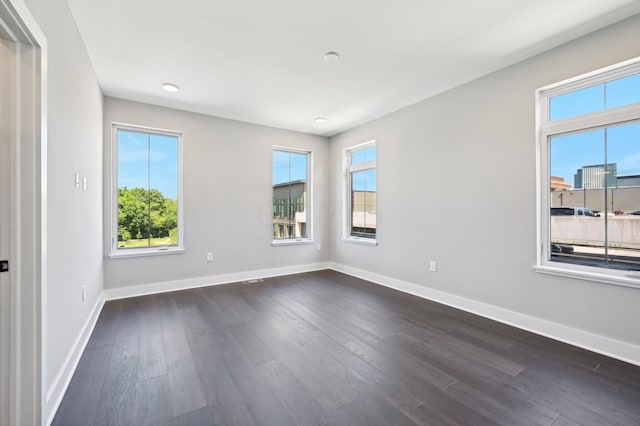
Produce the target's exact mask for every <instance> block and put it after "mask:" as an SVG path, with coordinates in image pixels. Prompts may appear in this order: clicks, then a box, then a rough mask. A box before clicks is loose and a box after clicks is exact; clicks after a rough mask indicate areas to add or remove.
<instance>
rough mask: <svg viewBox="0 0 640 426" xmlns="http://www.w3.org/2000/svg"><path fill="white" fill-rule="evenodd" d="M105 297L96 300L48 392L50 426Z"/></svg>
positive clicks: (47, 404)
mask: <svg viewBox="0 0 640 426" xmlns="http://www.w3.org/2000/svg"><path fill="white" fill-rule="evenodd" d="M104 302H105V300H104V297H103V296H102V295H100V296H99V297H98V300H96V303H95V305H94V306H93V310H92V311H91V314H90V315H89V318H87V320H86V321H85V323H84V326H83V327H82V329H81V330H80V333H79V334H78V337H77V338H76V340H75V342H74V343H73V346H72V347H71V350H70V351H69V354H68V355H67V358H66V359H65V361H64V364H63V365H62V368H61V369H60V371H58V374H57V375H56V378H55V379H54V380H53V383H52V384H51V386H50V387H49V389H48V390H47V401H46V410H47V411H46V416H45V419H47V421H46V424H47V425H50V424H51V422H52V421H53V418H54V416H55V415H56V412H57V411H58V408H59V407H60V403H61V402H62V398H63V397H64V394H65V392H66V391H67V388H68V387H69V384H70V383H71V379H72V378H73V373H75V371H76V368H77V367H78V363H80V358H81V357H82V353H83V352H84V350H85V348H86V347H87V344H88V343H89V338H90V337H91V333H93V329H94V328H95V326H96V323H97V322H98V317H99V316H100V312H101V311H102V306H103V305H104Z"/></svg>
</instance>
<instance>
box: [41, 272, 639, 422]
mask: <svg viewBox="0 0 640 426" xmlns="http://www.w3.org/2000/svg"><path fill="white" fill-rule="evenodd" d="M53 424H54V425H64V426H69V425H82V426H89V425H176V426H177V425H275V426H285V425H367V426H372V425H416V424H418V425H423V424H424V425H510V426H511V425H554V426H560V425H563V426H564V425H592V424H593V425H596V424H597V425H602V424H605V425H640V367H636V366H632V365H629V364H626V363H623V362H620V361H617V360H614V359H611V358H607V357H605V356H602V355H598V354H595V353H592V352H589V351H585V350H582V349H579V348H575V347H572V346H569V345H565V344H562V343H559V342H555V341H552V340H550V339H547V338H544V337H541V336H537V335H534V334H531V333H527V332H525V331H522V330H519V329H516V328H513V327H509V326H506V325H503V324H500V323H497V322H494V321H491V320H488V319H485V318H481V317H478V316H475V315H472V314H469V313H466V312H462V311H458V310H455V309H452V308H449V307H446V306H444V305H440V304H437V303H434V302H429V301H426V300H423V299H420V298H417V297H414V296H411V295H407V294H403V293H400V292H397V291H394V290H390V289H387V288H384V287H380V286H377V285H375V284H371V283H368V282H366V281H363V280H359V279H357V278H353V277H350V276H347V275H343V274H340V273H338V272H334V271H319V272H312V273H306V274H298V275H290V276H286V277H278V278H270V279H266V280H265V281H264V282H262V283H256V284H229V285H223V286H215V287H206V288H200V289H193V290H186V291H179V292H173V293H166V294H160V295H152V296H145V297H138V298H131V299H125V300H119V301H112V302H108V303H106V304H105V306H104V308H103V311H102V313H101V315H100V319H99V320H98V323H97V325H96V328H95V330H94V332H93V334H92V336H91V339H90V341H89V344H88V346H87V348H86V350H85V352H84V354H83V356H82V359H81V361H80V364H79V366H78V369H77V371H76V373H75V375H74V377H73V379H72V381H71V384H70V386H69V389H68V390H67V392H66V394H65V396H64V399H63V401H62V404H61V406H60V408H59V410H58V413H57V414H56V417H55V419H54V422H53Z"/></svg>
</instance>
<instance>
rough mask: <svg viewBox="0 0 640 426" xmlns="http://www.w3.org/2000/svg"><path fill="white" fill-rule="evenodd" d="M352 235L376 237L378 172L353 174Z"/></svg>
mask: <svg viewBox="0 0 640 426" xmlns="http://www.w3.org/2000/svg"><path fill="white" fill-rule="evenodd" d="M351 235H354V236H361V237H371V238H373V237H375V235H376V170H375V169H369V170H363V171H360V172H354V173H351Z"/></svg>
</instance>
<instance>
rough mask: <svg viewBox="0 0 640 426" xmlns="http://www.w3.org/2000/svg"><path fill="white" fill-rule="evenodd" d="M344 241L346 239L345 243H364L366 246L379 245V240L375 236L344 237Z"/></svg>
mask: <svg viewBox="0 0 640 426" xmlns="http://www.w3.org/2000/svg"><path fill="white" fill-rule="evenodd" d="M342 241H344V242H345V243H354V244H362V245H365V246H377V245H378V241H377V240H375V239H373V238H358V237H342Z"/></svg>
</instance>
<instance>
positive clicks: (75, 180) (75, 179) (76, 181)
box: [73, 172, 80, 189]
mask: <svg viewBox="0 0 640 426" xmlns="http://www.w3.org/2000/svg"><path fill="white" fill-rule="evenodd" d="M73 183H74V185H75V187H76V189H77V188H80V173H78V172H76V173H75V174H74V175H73Z"/></svg>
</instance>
